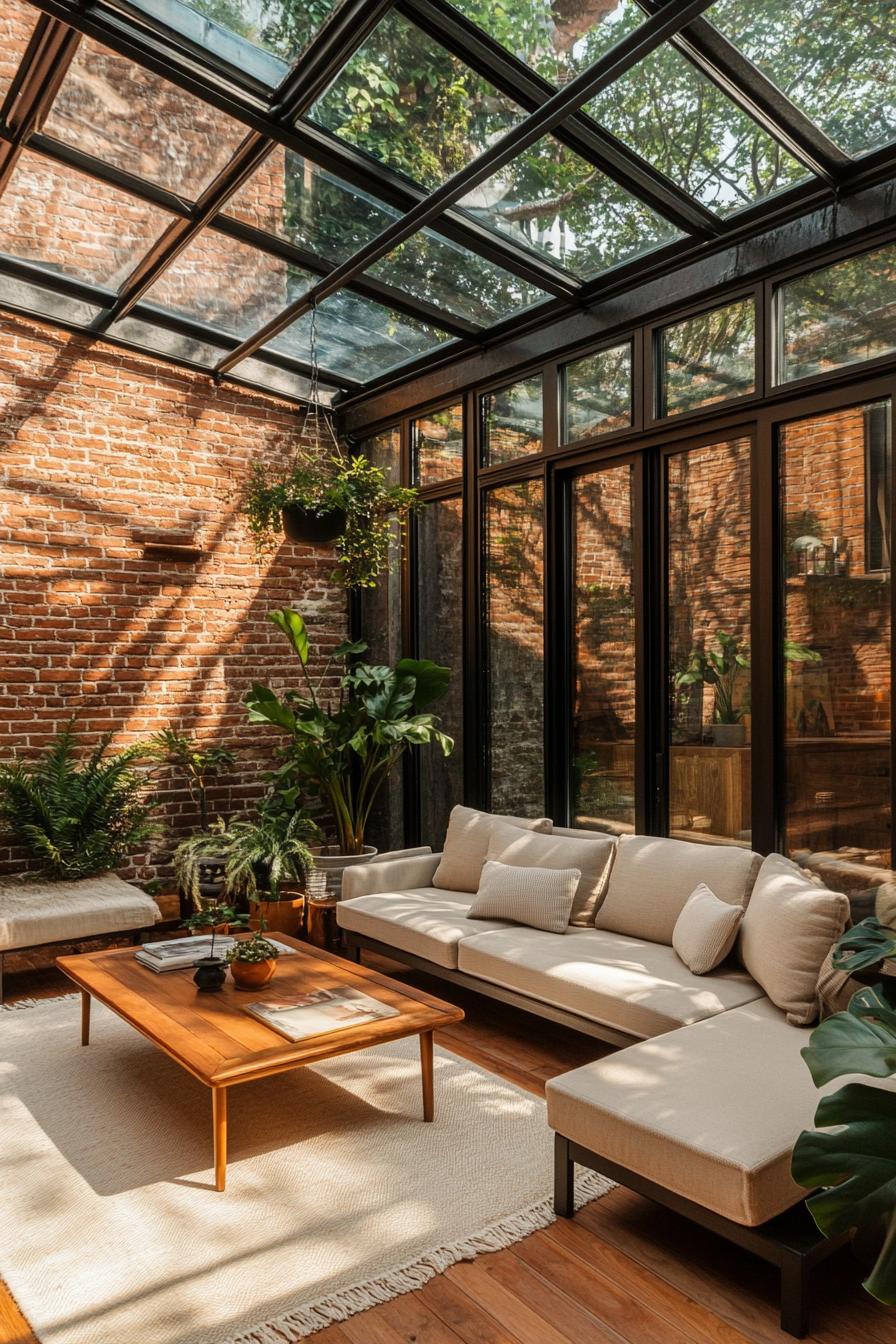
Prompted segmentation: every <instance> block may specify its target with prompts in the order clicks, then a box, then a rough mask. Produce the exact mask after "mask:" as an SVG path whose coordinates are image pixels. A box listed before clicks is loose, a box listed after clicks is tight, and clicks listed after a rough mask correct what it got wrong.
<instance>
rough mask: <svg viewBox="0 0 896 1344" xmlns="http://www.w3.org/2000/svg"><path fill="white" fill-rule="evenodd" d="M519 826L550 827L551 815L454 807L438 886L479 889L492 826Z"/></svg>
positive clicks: (521, 828)
mask: <svg viewBox="0 0 896 1344" xmlns="http://www.w3.org/2000/svg"><path fill="white" fill-rule="evenodd" d="M496 823H500V824H504V825H509V826H515V827H516V829H517V830H518V831H545V832H546V831H549V830H550V829H551V819H550V817H536V818H535V819H534V820H532V819H530V818H527V817H504V816H500V815H497V814H492V813H491V812H479V811H477V809H476V808H475V807H460V806H458V807H453V808H452V809H451V816H450V818H449V820H448V834H447V835H446V836H445V844H444V848H443V852H442V859H441V862H440V863H439V866H438V868H437V869H436V871H435V875H434V876H433V879H432V884H433V886H434V887H441V888H442V890H443V891H476V890H477V889H478V887H479V878H480V876H481V875H482V865H483V864H484V863H485V860H486V858H487V856H488V847H489V845H490V843H491V838H492V827H493V826H494V825H495V824H496Z"/></svg>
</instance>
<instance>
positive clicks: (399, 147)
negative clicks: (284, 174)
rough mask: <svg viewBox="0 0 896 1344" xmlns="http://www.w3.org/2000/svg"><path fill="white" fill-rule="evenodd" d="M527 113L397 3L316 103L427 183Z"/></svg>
mask: <svg viewBox="0 0 896 1344" xmlns="http://www.w3.org/2000/svg"><path fill="white" fill-rule="evenodd" d="M522 115H523V113H522V109H521V108H520V107H519V106H518V105H517V104H516V103H514V102H512V101H511V99H509V98H507V97H505V95H504V94H503V93H499V92H498V90H497V89H496V88H495V87H494V86H493V85H492V84H489V82H488V80H486V79H483V78H482V77H481V76H480V75H477V74H475V73H474V72H473V71H472V70H471V69H470V68H469V67H468V66H466V65H465V64H464V63H463V61H461V60H459V59H458V58H457V57H456V56H454V55H453V54H452V53H451V52H449V51H448V50H446V48H444V47H440V46H439V45H438V44H437V43H436V42H434V41H433V40H432V38H430V37H428V36H427V34H426V33H424V32H423V30H422V29H421V28H418V27H417V26H416V25H415V24H412V23H409V22H408V20H407V19H404V18H402V17H401V15H399V14H397V13H396V12H395V11H394V10H393V11H392V12H391V13H389V14H387V15H386V17H385V18H384V19H382V20H381V21H380V23H379V24H378V25H377V27H376V28H375V29H374V31H373V33H372V34H371V36H370V37H369V38H368V39H367V41H366V42H365V43H364V45H363V46H362V47H361V49H360V51H358V52H356V53H355V55H354V56H353V57H352V59H351V60H350V61H349V62H348V64H347V65H346V66H345V67H344V69H343V70H342V71H340V73H339V74H338V75H337V76H336V79H335V80H334V81H333V83H332V84H331V85H330V87H329V88H328V89H327V91H326V92H325V93H324V94H323V96H322V97H321V98H319V99H318V100H317V102H316V103H315V104H314V107H313V108H312V109H311V116H312V118H313V119H314V120H315V121H316V122H318V123H319V124H320V125H321V126H324V127H325V128H326V129H327V130H328V131H332V132H333V133H334V134H335V135H338V136H339V137H340V138H341V139H343V140H347V141H348V142H349V144H352V145H356V146H357V147H358V148H359V149H364V150H366V151H367V153H368V154H372V155H373V156H374V157H375V158H378V159H381V160H382V161H383V162H384V163H386V164H388V165H389V167H390V168H395V169H397V170H398V171H399V172H402V173H404V174H405V175H406V176H408V177H410V178H412V179H413V180H414V181H415V182H419V183H421V184H422V185H423V186H425V187H436V186H439V184H440V183H442V182H443V181H444V180H445V178H447V177H451V176H452V175H453V174H454V173H456V172H458V171H459V170H460V169H461V168H463V167H465V166H466V164H468V163H469V162H470V161H471V159H474V158H476V157H477V156H478V155H479V154H482V153H483V152H484V151H485V150H486V149H487V148H488V146H489V144H490V143H491V142H492V140H493V139H494V138H495V137H496V136H497V135H500V134H501V133H502V132H503V131H506V130H509V128H510V127H511V126H513V125H514V124H515V123H516V122H517V121H519V120H521V118H522Z"/></svg>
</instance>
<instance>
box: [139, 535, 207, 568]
mask: <svg viewBox="0 0 896 1344" xmlns="http://www.w3.org/2000/svg"><path fill="white" fill-rule="evenodd" d="M131 539H132V541H135V542H136V543H137V545H138V546H142V547H143V554H144V556H145V557H146V559H147V560H180V561H183V562H184V563H187V564H189V563H192V562H194V561H196V560H199V559H201V557H202V555H203V554H204V552H203V549H202V547H201V546H200V545H199V544H198V543H197V541H196V538H195V537H194V536H192V534H190V533H188V532H175V531H166V530H164V529H162V528H158V529H154V530H152V531H140V532H132V533H131Z"/></svg>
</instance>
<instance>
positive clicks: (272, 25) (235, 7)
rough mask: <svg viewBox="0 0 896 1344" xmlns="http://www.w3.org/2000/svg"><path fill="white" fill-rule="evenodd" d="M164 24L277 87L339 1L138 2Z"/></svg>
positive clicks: (176, 0) (235, 0) (143, 0)
mask: <svg viewBox="0 0 896 1344" xmlns="http://www.w3.org/2000/svg"><path fill="white" fill-rule="evenodd" d="M132 3H133V4H135V5H136V6H137V8H138V9H141V10H142V11H143V13H144V14H149V15H151V16H152V18H154V19H155V20H156V21H157V22H158V23H160V24H161V25H163V26H164V27H166V28H170V29H172V30H173V31H174V32H175V33H179V34H180V35H181V36H182V37H185V38H187V39H188V40H189V41H190V42H192V43H193V44H194V45H195V46H197V47H201V48H202V50H203V51H207V52H208V53H209V55H211V56H214V57H216V58H217V59H218V60H222V61H226V62H227V63H228V64H229V65H232V66H234V67H235V69H237V70H241V71H243V72H244V73H245V74H247V75H249V76H250V77H251V78H252V79H256V80H259V81H260V82H261V83H263V84H268V85H270V86H271V87H272V88H275V87H276V86H277V85H278V84H280V83H282V81H283V80H284V78H285V77H286V75H287V74H288V73H289V69H290V67H291V66H292V65H293V64H294V63H295V61H296V60H297V59H298V57H299V56H301V54H302V52H303V51H304V50H305V48H306V47H307V45H308V43H309V42H310V41H311V39H312V38H313V37H315V36H316V35H317V33H318V32H319V31H320V29H321V28H322V26H323V24H324V22H325V21H326V19H328V18H329V16H330V14H331V13H332V12H333V10H334V9H335V8H336V4H337V3H338V0H306V2H304V3H301V4H295V3H291V0H192V3H190V4H185V3H182V0H132Z"/></svg>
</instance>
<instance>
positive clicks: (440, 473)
mask: <svg viewBox="0 0 896 1344" xmlns="http://www.w3.org/2000/svg"><path fill="white" fill-rule="evenodd" d="M413 434H414V440H413V442H414V481H415V484H417V485H438V483H439V482H440V481H450V480H452V479H453V478H454V477H455V476H461V475H463V470H464V408H463V403H462V402H457V403H456V404H455V405H454V406H443V407H442V409H441V410H438V411H431V412H430V413H429V415H423V416H421V417H420V419H419V420H415V421H414V426H413Z"/></svg>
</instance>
